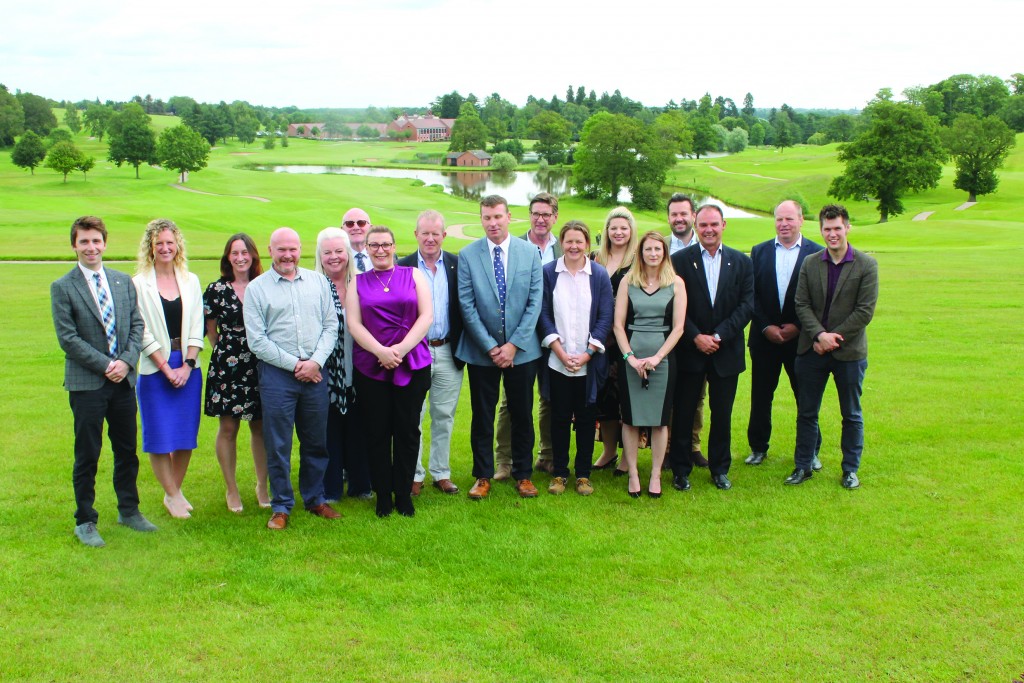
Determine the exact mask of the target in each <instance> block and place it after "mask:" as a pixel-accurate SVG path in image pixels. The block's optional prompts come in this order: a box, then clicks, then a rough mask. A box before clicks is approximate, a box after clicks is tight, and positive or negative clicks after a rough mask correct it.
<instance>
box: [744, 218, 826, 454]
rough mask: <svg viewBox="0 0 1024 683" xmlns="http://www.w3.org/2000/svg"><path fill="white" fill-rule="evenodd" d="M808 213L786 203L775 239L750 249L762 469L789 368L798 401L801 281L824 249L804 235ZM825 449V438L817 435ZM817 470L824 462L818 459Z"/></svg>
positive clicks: (757, 447) (751, 432) (754, 404)
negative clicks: (809, 261) (807, 264)
mask: <svg viewBox="0 0 1024 683" xmlns="http://www.w3.org/2000/svg"><path fill="white" fill-rule="evenodd" d="M803 224H804V210H803V207H801V206H800V204H798V203H797V202H795V201H793V200H791V199H787V200H785V201H782V202H779V205H778V206H776V207H775V238H774V239H770V240H768V241H767V242H761V243H760V244H758V245H756V246H755V247H754V248H753V249H751V251H750V260H751V261H753V263H754V319H753V321H752V322H751V327H750V341H749V344H748V345H749V346H750V421H749V423H748V424H747V442H748V443H749V444H750V455H748V456H747V459H746V460H744V462H745V463H747V464H748V465H760V464H761V463H762V462H764V461H765V458H767V457H768V442H769V441H770V440H771V436H772V401H773V399H774V397H775V389H776V388H778V386H779V376H780V375H781V374H782V369H783V368H785V369H786V375H787V376H788V377H789V385H790V387H792V389H793V396H794V397H797V381H796V368H795V365H794V364H795V362H796V343H797V337H799V336H800V321H799V320H798V319H797V317H796V305H795V304H794V303H793V297H794V295H795V294H796V283H797V280H798V276H799V275H800V265H801V264H802V263H803V262H804V259H805V258H806V257H807V256H809V255H810V254H816V253H818V252H819V251H821V250H822V249H823V248H824V247H822V246H821V245H820V244H817V243H816V242H812V241H811V240H809V239H806V238H805V237H804V236H803V234H802V233H801V229H802V227H803ZM818 446H819V447H820V446H821V436H820V435H819V436H818ZM814 469H815V470H820V469H821V462H820V461H819V460H818V457H817V449H816V450H815V456H814Z"/></svg>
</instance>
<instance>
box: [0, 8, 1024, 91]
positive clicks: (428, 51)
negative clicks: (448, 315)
mask: <svg viewBox="0 0 1024 683" xmlns="http://www.w3.org/2000/svg"><path fill="white" fill-rule="evenodd" d="M261 7H273V8H276V11H274V12H271V11H268V10H266V9H262V8H261ZM713 7H717V8H720V9H719V10H718V11H715V10H713V9H712V8H713ZM2 16H3V24H4V28H3V39H2V40H0V82H2V83H4V84H5V85H7V87H8V89H10V90H11V91H12V92H13V91H14V90H15V89H21V90H22V91H29V92H34V93H36V94H38V95H43V96H46V97H51V98H53V99H56V100H62V99H68V100H72V101H77V100H80V99H93V98H97V97H98V98H99V99H100V100H107V99H112V100H127V99H130V98H131V97H132V96H133V95H142V96H145V95H146V94H151V95H152V96H153V97H154V98H160V99H163V100H167V98H169V97H171V96H173V95H188V96H190V97H193V98H195V99H197V100H199V101H207V102H217V101H220V100H225V101H228V102H231V101H233V100H236V99H238V100H247V101H248V102H250V103H252V104H263V105H268V106H286V105H295V106H298V107H303V108H307V107H365V106H367V105H371V104H372V105H376V106H380V107H385V106H426V105H427V104H429V103H430V102H431V101H432V100H433V99H435V98H436V97H437V96H438V95H441V94H443V93H446V92H450V91H452V90H458V91H459V92H460V93H461V94H463V95H467V94H469V93H471V92H472V93H475V94H476V95H477V96H478V97H479V98H480V99H481V100H482V99H483V98H484V97H485V96H487V95H489V94H490V93H492V92H498V93H500V94H501V96H502V97H504V98H505V99H507V100H509V101H511V102H512V103H514V104H516V105H520V106H522V105H523V104H524V103H525V101H526V97H527V95H530V94H532V95H535V96H536V97H543V98H546V99H549V98H550V97H551V96H552V95H558V97H559V98H564V97H565V90H566V87H567V86H569V85H570V84H571V85H572V86H573V87H574V88H575V87H578V86H580V85H583V86H584V87H585V88H586V89H587V91H588V92H589V91H590V90H595V91H596V92H597V94H598V96H600V94H601V93H602V91H608V92H609V93H610V92H613V91H614V90H615V89H616V88H618V89H619V90H621V92H622V94H623V95H624V96H626V97H630V98H632V99H635V100H639V101H641V102H643V103H644V104H645V105H649V106H660V105H664V104H665V103H667V102H668V101H669V100H675V101H677V102H678V101H680V100H681V99H684V98H685V99H698V98H700V96H701V95H703V94H704V93H705V92H710V93H711V95H712V96H713V97H714V96H718V95H722V96H724V97H732V98H733V99H734V100H735V101H736V103H737V106H742V100H743V96H744V94H745V93H747V92H750V93H752V94H753V96H754V104H755V106H758V107H773V106H779V105H781V104H783V103H786V104H789V105H790V106H793V107H798V108H804V107H822V108H824V107H828V108H841V109H845V108H859V107H861V106H863V105H864V103H865V102H866V101H867V100H869V99H871V97H872V96H873V95H874V94H875V93H876V92H877V91H878V90H879V89H880V88H883V87H890V88H892V89H893V91H894V92H895V93H897V95H898V94H899V93H900V92H901V91H902V90H903V89H904V88H905V87H907V86H913V85H928V84H931V83H935V82H938V81H940V80H942V79H943V78H946V77H947V76H951V75H953V74H958V73H970V74H975V75H979V74H990V75H994V76H998V77H1000V78H1007V77H1009V76H1010V74H1012V73H1014V72H1020V71H1024V58H1022V55H1024V51H1022V50H1021V48H1020V41H1019V35H1017V33H1016V32H1017V31H1019V29H1020V26H1021V25H1022V23H1024V3H1021V2H1020V0H971V2H969V3H963V2H956V3H953V2H943V1H939V2H930V3H927V2H908V1H905V0H884V1H880V0H859V1H857V2H849V3H837V2H821V1H820V0H783V1H782V2H778V1H775V2H773V1H771V0H762V1H760V2H757V3H756V4H755V3H750V2H747V1H745V0H740V1H736V0H733V2H725V3H710V2H704V3H699V2H668V1H667V0H665V1H662V2H654V1H653V0H627V1H626V2H608V3H602V2H582V1H576V2H568V1H567V0H518V1H516V0H505V1H504V2H497V1H495V0H390V1H388V0H385V1H384V2H380V1H379V0H377V1H375V0H367V1H364V2H358V3H357V2H350V1H349V0H311V1H309V2H301V1H300V2H272V3H245V4H243V3H241V2H237V1H236V2H231V1H229V0H180V1H179V2H137V3H128V2H125V1H124V0H116V1H115V0H89V1H87V2H75V3H70V2H67V1H66V0H61V1H60V2H55V1H54V0H37V1H35V2H13V3H7V6H6V7H5V8H4V11H3V13H2Z"/></svg>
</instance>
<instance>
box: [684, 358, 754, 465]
mask: <svg viewBox="0 0 1024 683" xmlns="http://www.w3.org/2000/svg"><path fill="white" fill-rule="evenodd" d="M677 379H678V382H677V384H676V393H675V397H674V398H675V405H674V406H673V410H672V424H673V425H680V426H681V427H682V428H683V429H686V430H687V431H685V432H683V434H684V435H687V436H688V435H689V431H688V430H689V427H690V425H692V424H693V415H694V413H696V412H697V406H698V404H699V403H700V394H701V391H702V390H703V389H704V382H705V380H706V381H707V383H708V408H709V409H710V410H711V416H710V418H709V420H708V421H709V422H710V423H711V429H710V430H709V433H708V456H707V457H708V469H709V470H710V471H711V474H712V476H714V475H716V474H728V473H729V466H730V465H731V464H732V451H731V449H730V442H731V441H732V404H733V403H734V402H735V401H736V385H737V384H738V383H739V375H730V376H729V377H721V376H720V375H719V374H718V373H717V372H716V371H715V368H714V365H712V363H711V361H710V360H708V361H707V362H706V364H705V366H704V370H703V371H701V372H686V371H680V372H679V375H678V376H677ZM669 457H670V459H671V462H672V472H673V474H675V475H678V476H683V477H688V476H690V472H692V471H693V456H692V455H691V449H690V439H687V438H682V439H672V448H671V452H670V453H669Z"/></svg>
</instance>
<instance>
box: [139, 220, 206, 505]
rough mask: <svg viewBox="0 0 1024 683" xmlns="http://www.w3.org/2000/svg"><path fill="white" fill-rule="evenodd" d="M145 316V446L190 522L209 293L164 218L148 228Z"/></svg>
mask: <svg viewBox="0 0 1024 683" xmlns="http://www.w3.org/2000/svg"><path fill="white" fill-rule="evenodd" d="M133 281H134V282H135V288H136V290H137V291H138V295H139V311H140V312H141V313H142V319H143V320H144V321H145V322H146V329H145V332H144V333H143V335H142V358H141V359H140V361H139V381H138V384H137V385H136V390H137V391H138V395H139V413H140V414H141V415H142V449H143V450H144V451H146V452H147V453H149V461H150V464H152V466H153V474H154V475H156V478H157V481H159V482H160V485H161V486H162V487H163V489H164V507H166V508H167V511H168V512H169V513H170V514H171V516H172V517H177V518H179V519H186V518H188V517H190V516H191V515H190V514H189V513H190V511H191V510H192V506H191V505H190V504H189V502H188V500H186V499H185V496H184V495H183V494H182V492H181V485H182V483H183V482H184V480H185V473H186V472H187V471H188V463H189V460H190V459H191V458H192V451H193V449H195V448H196V446H197V438H198V435H199V416H200V408H201V404H202V396H203V373H202V372H200V371H199V369H198V367H197V360H196V359H197V358H198V357H199V351H200V350H201V349H202V348H203V292H202V288H201V286H200V284H199V278H198V277H196V276H195V275H194V274H192V273H190V272H188V266H187V263H186V261H185V241H184V239H183V238H182V236H181V231H180V230H179V229H178V226H177V225H175V224H174V221H171V220H168V219H166V218H158V219H156V220H154V221H150V223H149V225H147V226H146V233H145V235H143V237H142V243H141V244H140V245H139V263H138V269H137V273H136V275H135V277H134V278H133Z"/></svg>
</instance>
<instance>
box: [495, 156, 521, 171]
mask: <svg viewBox="0 0 1024 683" xmlns="http://www.w3.org/2000/svg"><path fill="white" fill-rule="evenodd" d="M518 164H519V162H517V161H516V158H515V157H514V156H512V155H511V154H509V153H508V152H498V153H497V154H495V155H494V156H492V157H491V168H493V169H494V170H495V171H502V172H506V173H507V172H509V171H514V170H516V166H517V165H518Z"/></svg>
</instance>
